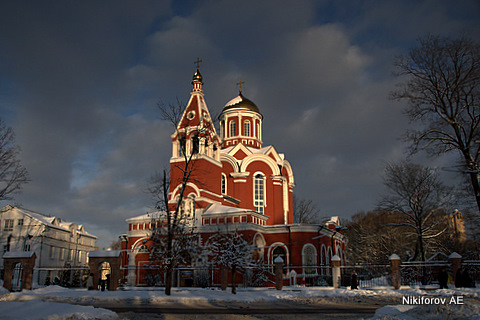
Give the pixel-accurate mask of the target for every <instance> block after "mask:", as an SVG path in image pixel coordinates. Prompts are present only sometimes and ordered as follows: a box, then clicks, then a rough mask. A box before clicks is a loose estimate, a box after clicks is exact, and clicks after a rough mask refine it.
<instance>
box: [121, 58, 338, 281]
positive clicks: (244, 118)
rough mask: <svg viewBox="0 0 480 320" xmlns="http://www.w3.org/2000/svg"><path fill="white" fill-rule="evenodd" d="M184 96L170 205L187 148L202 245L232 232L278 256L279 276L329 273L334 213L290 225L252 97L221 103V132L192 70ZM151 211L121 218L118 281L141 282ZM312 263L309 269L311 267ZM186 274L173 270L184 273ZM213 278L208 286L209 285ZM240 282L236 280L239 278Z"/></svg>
mask: <svg viewBox="0 0 480 320" xmlns="http://www.w3.org/2000/svg"><path fill="white" fill-rule="evenodd" d="M192 84H193V89H192V91H191V93H190V100H189V101H188V104H187V106H186V108H185V110H184V112H183V115H182V117H181V120H180V121H179V123H178V125H177V128H176V130H175V132H174V133H173V135H172V136H171V137H172V157H171V158H170V194H169V204H174V203H176V200H177V199H178V196H179V192H180V187H181V185H182V183H181V181H182V178H183V173H182V171H181V170H180V169H179V167H182V165H183V164H184V161H185V158H186V157H184V155H183V154H182V150H186V151H185V152H186V153H189V152H194V153H196V154H195V158H194V160H193V161H195V171H194V174H195V176H194V177H192V178H191V179H189V182H188V183H187V186H186V189H185V192H184V199H185V200H184V207H185V209H184V210H185V212H186V213H188V214H190V215H191V216H192V217H194V221H195V224H196V228H195V232H197V233H199V235H200V237H201V242H202V243H206V241H207V240H208V238H209V237H210V236H211V235H212V234H214V233H216V232H218V231H219V230H225V229H227V230H236V231H237V232H238V233H239V234H241V235H242V236H243V238H244V239H245V240H247V241H249V242H250V243H251V244H255V245H256V246H257V248H258V249H257V254H258V258H259V259H262V260H263V262H264V264H266V265H271V264H273V260H274V258H276V257H277V256H280V257H282V258H283V260H284V262H285V275H286V276H288V277H291V276H292V275H296V278H295V279H294V280H293V281H294V282H296V283H303V282H305V281H308V279H311V278H314V277H315V276H316V275H321V274H329V272H330V270H329V266H330V265H331V258H332V257H333V256H334V255H337V256H338V257H339V258H340V259H341V261H342V264H343V261H344V259H345V244H344V239H343V236H342V234H341V233H340V232H339V230H340V226H339V220H338V218H336V217H334V218H332V219H331V220H330V221H329V222H327V223H326V224H324V225H308V224H297V223H294V219H293V204H292V195H293V188H294V186H295V179H294V175H293V170H292V166H291V165H290V163H289V162H288V160H287V159H286V157H285V155H284V154H283V153H279V152H278V151H277V150H276V149H275V147H274V146H273V145H264V143H263V135H262V126H263V116H262V114H261V113H260V109H259V108H258V107H257V106H256V105H255V103H253V102H252V101H251V100H249V99H247V98H246V97H244V96H243V94H242V90H241V83H240V90H239V91H240V92H239V95H238V96H237V97H235V98H233V99H231V100H230V101H229V102H228V103H227V104H226V105H225V107H224V108H223V110H222V113H221V115H220V116H219V120H220V135H218V134H217V131H216V129H215V126H214V124H213V120H212V118H211V116H210V113H209V110H208V108H207V104H206V102H205V94H204V92H203V79H202V75H201V74H200V72H199V70H198V67H197V71H196V73H195V74H194V76H193V81H192ZM155 214H159V213H158V212H157V213H147V214H144V215H141V216H137V217H133V218H130V219H127V220H126V221H127V223H128V232H127V234H126V235H125V236H123V239H124V241H123V248H124V249H126V250H125V252H126V253H127V255H128V256H124V259H123V267H124V268H125V270H126V271H125V282H126V283H127V284H129V285H145V284H146V283H147V279H146V277H147V273H148V272H147V271H146V270H147V269H148V268H147V267H146V266H148V263H149V241H148V240H149V236H150V234H151V230H152V228H153V227H154V224H155V223H154V222H153V221H154V217H155ZM312 266H315V267H313V268H312ZM192 272H193V271H192ZM189 275H191V273H188V272H187V273H185V274H183V275H178V282H177V283H178V284H181V283H183V282H180V278H185V277H189ZM215 279H216V277H215V276H213V279H212V282H213V283H212V284H216V281H215ZM240 280H241V278H240Z"/></svg>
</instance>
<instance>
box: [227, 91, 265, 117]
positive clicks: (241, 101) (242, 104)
mask: <svg viewBox="0 0 480 320" xmlns="http://www.w3.org/2000/svg"><path fill="white" fill-rule="evenodd" d="M230 109H245V110H250V111H253V112H256V113H260V110H258V107H257V106H256V105H255V103H253V102H252V101H250V100H248V99H247V98H245V97H244V96H243V95H242V93H241V92H240V94H239V95H238V96H237V97H235V98H233V99H232V100H230V101H229V102H227V104H226V105H225V107H224V108H223V110H222V112H225V111H227V110H230Z"/></svg>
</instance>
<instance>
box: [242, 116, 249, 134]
mask: <svg viewBox="0 0 480 320" xmlns="http://www.w3.org/2000/svg"><path fill="white" fill-rule="evenodd" d="M243 125H244V128H243V131H244V134H245V136H247V137H250V121H248V120H246V121H245V122H244V124H243Z"/></svg>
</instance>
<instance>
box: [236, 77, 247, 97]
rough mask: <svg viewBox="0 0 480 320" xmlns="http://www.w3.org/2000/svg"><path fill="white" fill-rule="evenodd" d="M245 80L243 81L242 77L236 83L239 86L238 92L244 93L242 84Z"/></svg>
mask: <svg viewBox="0 0 480 320" xmlns="http://www.w3.org/2000/svg"><path fill="white" fill-rule="evenodd" d="M244 83H245V81H242V78H240V80H239V81H238V82H237V83H236V85H237V86H238V92H239V93H242V84H244Z"/></svg>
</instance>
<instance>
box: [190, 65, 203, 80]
mask: <svg viewBox="0 0 480 320" xmlns="http://www.w3.org/2000/svg"><path fill="white" fill-rule="evenodd" d="M202 80H203V77H202V75H201V74H200V71H199V70H198V68H197V72H195V74H194V75H193V81H192V82H202ZM202 83H203V82H202Z"/></svg>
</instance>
